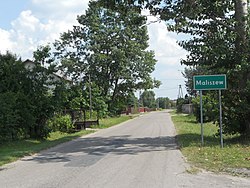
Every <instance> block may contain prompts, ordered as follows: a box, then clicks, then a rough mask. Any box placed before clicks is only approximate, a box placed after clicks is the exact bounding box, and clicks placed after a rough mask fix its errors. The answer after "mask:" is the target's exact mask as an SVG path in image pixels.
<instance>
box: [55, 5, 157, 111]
mask: <svg viewBox="0 0 250 188" xmlns="http://www.w3.org/2000/svg"><path fill="white" fill-rule="evenodd" d="M77 20H78V22H79V25H78V26H74V28H73V30H72V31H68V32H66V33H63V34H62V36H61V38H60V40H58V41H57V42H56V43H55V47H56V49H57V53H56V55H57V58H58V59H59V60H61V65H62V68H63V70H64V71H65V70H66V71H67V73H69V74H70V75H71V77H72V78H74V79H75V80H77V81H78V82H81V81H82V80H86V82H89V81H90V82H91V83H94V84H95V85H96V86H97V87H98V88H99V89H100V91H101V96H103V97H104V98H105V99H106V102H107V103H108V105H109V109H110V110H111V109H112V108H113V107H114V106H115V105H117V104H118V103H119V102H120V101H121V99H122V98H123V97H125V96H126V95H128V94H129V93H130V92H133V91H135V90H137V89H150V88H153V87H155V86H158V85H159V82H158V81H156V80H153V79H152V78H151V76H150V74H151V73H152V71H153V70H154V65H155V62H156V60H155V59H154V53H153V52H152V51H147V48H148V35H147V29H146V26H145V23H146V19H145V17H144V16H141V15H140V14H139V13H138V12H137V11H136V10H135V9H134V8H133V7H131V8H130V9H126V10H124V11H114V10H111V9H108V8H104V7H102V6H100V3H99V2H95V1H90V3H89V8H88V10H87V11H86V13H85V14H83V15H80V16H78V18H77Z"/></svg>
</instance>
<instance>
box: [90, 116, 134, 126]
mask: <svg viewBox="0 0 250 188" xmlns="http://www.w3.org/2000/svg"><path fill="white" fill-rule="evenodd" d="M136 116H137V115H130V116H119V117H110V118H105V119H100V125H95V126H92V128H99V129H106V128H109V127H112V126H114V125H117V124H120V123H122V122H125V121H127V120H129V119H133V118H134V117H136Z"/></svg>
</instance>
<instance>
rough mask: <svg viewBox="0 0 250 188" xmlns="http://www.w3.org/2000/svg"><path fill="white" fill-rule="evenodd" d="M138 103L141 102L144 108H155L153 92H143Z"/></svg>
mask: <svg viewBox="0 0 250 188" xmlns="http://www.w3.org/2000/svg"><path fill="white" fill-rule="evenodd" d="M140 101H142V104H143V106H144V107H148V108H155V107H156V101H155V93H154V91H147V90H146V91H144V92H143V93H142V94H141V96H140Z"/></svg>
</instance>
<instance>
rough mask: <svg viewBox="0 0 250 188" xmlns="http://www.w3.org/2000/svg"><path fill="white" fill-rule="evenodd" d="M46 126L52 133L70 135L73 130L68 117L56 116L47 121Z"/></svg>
mask: <svg viewBox="0 0 250 188" xmlns="http://www.w3.org/2000/svg"><path fill="white" fill-rule="evenodd" d="M48 126H49V127H50V128H51V129H52V131H54V132H55V131H60V132H63V133H71V132H73V130H74V125H73V123H72V121H71V117H70V115H56V116H54V117H53V118H52V119H50V120H49V121H48Z"/></svg>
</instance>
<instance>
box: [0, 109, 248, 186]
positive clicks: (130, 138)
mask: <svg viewBox="0 0 250 188" xmlns="http://www.w3.org/2000/svg"><path fill="white" fill-rule="evenodd" d="M187 168H189V166H188V164H187V163H186V162H185V160H184V158H183V156H182V154H181V152H180V150H178V147H177V145H176V141H175V129H174V126H173V123H172V121H171V119H170V115H169V114H168V113H167V112H166V111H164V112H152V113H149V114H144V115H142V116H140V117H138V118H135V119H133V120H130V121H128V122H126V123H123V124H121V125H118V126H115V127H112V128H109V129H104V130H100V131H98V132H96V133H94V134H91V135H88V136H84V137H81V138H79V139H76V140H73V141H71V142H68V143H64V144H61V145H58V146H56V147H54V148H51V149H49V150H46V151H43V152H41V153H39V154H37V155H34V156H29V157H25V158H23V159H21V160H19V161H17V162H14V163H11V164H9V165H6V166H4V167H3V168H1V170H0V187H1V188H5V187H6V188H22V187H23V188H47V187H51V188H52V187H58V188H64V187H68V188H77V187H81V188H175V187H190V188H195V187H197V188H202V187H205V188H206V187H208V188H212V187H213V188H214V187H218V188H223V187H234V188H235V187H240V188H242V187H250V180H249V179H243V178H237V177H231V176H225V175H215V174H212V173H208V172H206V173H204V172H203V173H199V174H196V175H192V174H188V173H187V172H186V169H187Z"/></svg>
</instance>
